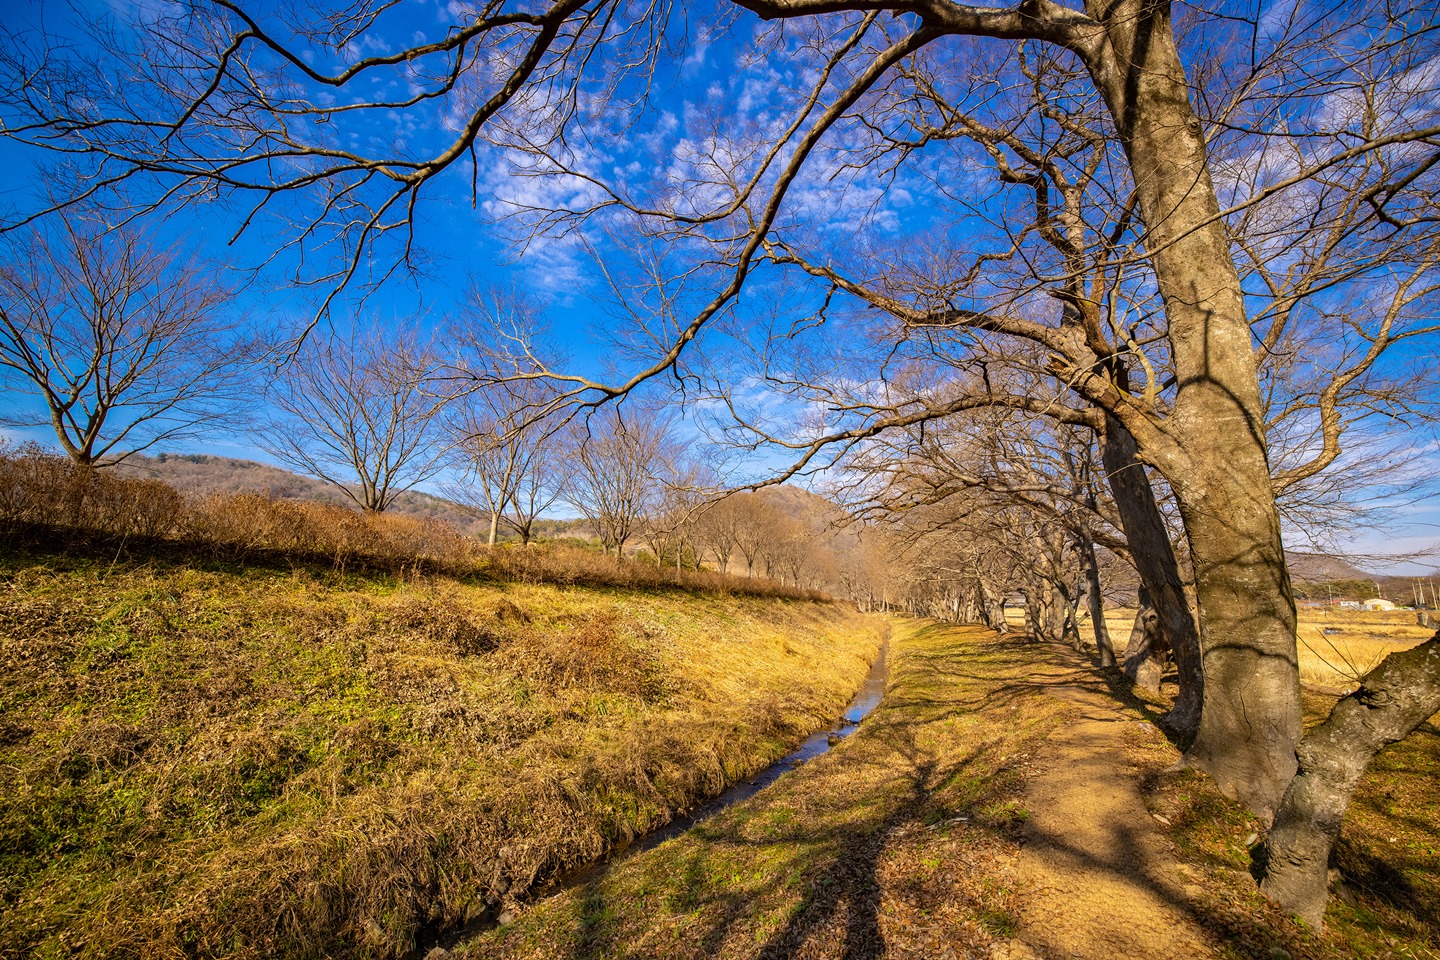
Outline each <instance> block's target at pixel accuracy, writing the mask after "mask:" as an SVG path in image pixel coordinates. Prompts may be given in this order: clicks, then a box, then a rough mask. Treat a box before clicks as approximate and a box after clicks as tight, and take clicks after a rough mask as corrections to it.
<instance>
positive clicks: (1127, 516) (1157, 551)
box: [1100, 415, 1205, 739]
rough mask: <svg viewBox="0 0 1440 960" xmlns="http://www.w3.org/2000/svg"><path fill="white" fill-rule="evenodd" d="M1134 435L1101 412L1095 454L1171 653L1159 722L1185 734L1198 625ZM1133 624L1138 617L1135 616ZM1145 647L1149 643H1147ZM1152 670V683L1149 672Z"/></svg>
mask: <svg viewBox="0 0 1440 960" xmlns="http://www.w3.org/2000/svg"><path fill="white" fill-rule="evenodd" d="M1136 454H1137V448H1136V443H1135V437H1134V436H1133V435H1132V434H1131V433H1130V431H1129V430H1126V429H1125V427H1124V425H1123V424H1121V423H1120V421H1118V420H1116V419H1115V418H1114V417H1113V416H1108V415H1107V416H1106V418H1105V432H1104V434H1103V436H1102V437H1101V438H1100V459H1101V463H1102V464H1103V465H1104V467H1105V474H1106V476H1107V477H1109V480H1110V493H1111V496H1112V497H1114V499H1115V509H1116V511H1117V512H1118V513H1119V515H1120V526H1121V529H1123V530H1124V531H1125V540H1126V542H1127V543H1128V544H1129V546H1130V554H1131V556H1132V557H1133V559H1134V561H1135V570H1136V572H1137V573H1139V575H1140V584H1141V591H1142V594H1143V595H1144V596H1145V597H1147V598H1148V600H1147V601H1146V602H1142V604H1141V607H1142V610H1143V608H1144V607H1146V606H1148V607H1150V608H1151V609H1152V610H1153V611H1154V614H1155V616H1156V619H1157V621H1158V624H1159V629H1160V630H1161V631H1163V633H1164V641H1165V646H1166V647H1168V648H1169V650H1170V652H1171V653H1172V654H1173V655H1174V657H1175V667H1176V671H1177V673H1178V675H1179V685H1180V688H1179V692H1178V693H1177V694H1176V696H1175V706H1174V708H1173V709H1171V711H1170V712H1169V714H1167V715H1166V717H1165V724H1166V725H1167V726H1168V727H1170V729H1172V730H1174V731H1175V732H1176V733H1177V734H1179V735H1180V736H1181V737H1184V738H1186V739H1189V738H1192V737H1194V736H1195V731H1196V730H1198V729H1199V727H1200V708H1201V705H1202V703H1203V702H1204V697H1205V674H1204V671H1203V669H1202V667H1201V659H1200V631H1199V630H1198V629H1197V628H1196V626H1195V617H1194V616H1193V615H1192V614H1191V613H1190V604H1189V602H1188V601H1187V599H1186V597H1185V584H1184V581H1183V580H1182V579H1181V576H1180V565H1179V563H1178V561H1177V560H1176V559H1175V547H1174V545H1173V544H1172V543H1171V542H1170V532H1169V531H1168V530H1167V529H1166V528H1165V519H1164V518H1163V517H1162V516H1161V515H1160V507H1159V505H1158V504H1157V503H1156V500H1155V489H1154V488H1153V487H1152V486H1151V485H1150V478H1149V477H1147V476H1146V475H1145V468H1144V466H1143V465H1141V463H1140V462H1139V460H1137V459H1136ZM1136 628H1137V629H1139V619H1138V617H1137V620H1136ZM1135 638H1136V635H1135V633H1134V632H1132V633H1131V648H1127V649H1126V651H1125V664H1126V666H1125V673H1126V676H1128V677H1129V678H1130V681H1131V682H1132V683H1137V682H1139V681H1138V680H1137V676H1138V672H1139V671H1140V661H1136V663H1135V665H1134V666H1133V667H1132V665H1131V661H1132V658H1134V657H1136V656H1137V655H1138V653H1139V651H1138V650H1136V649H1134V643H1135ZM1145 649H1149V644H1148V640H1147V645H1146V647H1145ZM1145 673H1146V682H1145V683H1143V684H1141V685H1142V686H1144V687H1145V688H1146V689H1149V690H1152V691H1158V690H1159V689H1160V678H1159V676H1158V671H1156V670H1154V669H1147V670H1146V671H1145ZM1151 673H1156V674H1157V675H1156V676H1155V677H1154V678H1153V679H1154V684H1153V685H1151V684H1150V683H1149V680H1150V679H1151V677H1150V674H1151Z"/></svg>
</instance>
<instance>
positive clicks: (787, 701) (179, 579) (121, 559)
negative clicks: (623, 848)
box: [0, 542, 883, 957]
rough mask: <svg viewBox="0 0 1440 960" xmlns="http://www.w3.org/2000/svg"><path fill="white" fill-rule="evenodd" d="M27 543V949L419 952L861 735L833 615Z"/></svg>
mask: <svg viewBox="0 0 1440 960" xmlns="http://www.w3.org/2000/svg"><path fill="white" fill-rule="evenodd" d="M166 556H169V555H167V554H165V553H164V552H163V551H162V552H158V553H155V554H152V555H151V556H150V557H149V558H148V559H145V558H143V557H142V558H140V559H135V558H131V557H129V556H128V555H127V553H126V552H124V551H122V552H120V553H118V554H117V553H116V552H115V550H114V548H113V546H112V547H111V548H110V549H107V550H106V551H105V552H104V553H103V554H102V553H101V552H100V551H98V550H97V551H93V552H92V553H90V554H88V555H86V554H84V553H78V552H75V551H60V552H57V551H51V552H48V553H47V552H45V551H43V550H37V549H22V548H20V547H17V546H16V545H15V544H14V543H13V542H12V543H8V544H5V543H0V671H3V676H4V678H5V680H4V685H3V687H0V915H3V919H0V956H4V957H22V956H24V957H32V956H34V957H58V956H84V957H100V956H105V957H117V956H234V957H246V956H257V957H258V956H285V957H299V956H395V955H398V954H401V953H403V952H404V951H406V950H408V949H410V948H411V947H412V946H413V944H414V942H415V938H416V934H417V931H421V930H422V929H423V928H425V927H426V926H427V925H430V926H433V925H447V924H449V925H453V924H455V923H457V922H461V921H464V920H465V919H467V918H469V917H473V916H475V915H476V914H477V913H479V912H481V911H484V910H485V909H487V907H491V906H493V905H494V904H496V903H499V902H503V901H504V900H505V899H506V898H512V897H514V896H516V895H518V894H520V893H522V892H523V891H524V890H525V888H526V887H527V886H529V885H530V884H531V883H532V882H533V881H535V880H536V879H537V878H543V877H545V876H547V875H548V874H551V873H553V872H555V871H557V870H561V869H564V868H566V867H568V866H571V865H574V864H577V863H580V862H585V861H588V860H589V859H591V858H593V857H595V856H596V855H597V854H600V853H601V852H602V851H603V850H605V849H606V848H607V847H609V846H610V845H612V844H614V843H616V842H618V841H623V840H624V839H625V838H627V837H629V836H631V835H633V834H635V833H637V832H640V831H644V830H646V829H647V828H649V827H651V826H653V825H656V824H658V823H660V822H662V821H664V820H666V819H667V818H668V817H669V815H670V814H671V812H672V811H674V810H677V809H683V808H686V807H689V806H691V805H693V804H694V803H695V802H696V801H697V800H698V799H699V798H701V797H702V796H703V795H705V794H708V793H711V792H714V791H715V790H717V789H718V788H719V787H721V786H722V784H723V783H724V782H725V781H727V780H732V779H735V778H737V777H739V776H743V775H745V774H746V773H748V772H750V771H753V770H755V769H758V768H759V767H761V766H763V765H764V764H766V763H767V762H769V761H771V760H772V759H774V758H775V757H777V756H778V755H780V754H782V753H783V752H784V751H785V749H787V747H788V745H789V744H790V743H792V742H793V741H795V740H796V739H798V738H799V736H800V735H801V734H802V733H803V732H804V731H807V730H809V729H813V728H815V727H817V726H823V725H824V724H826V723H828V722H830V721H831V720H832V719H833V718H834V717H835V716H837V715H838V713H839V711H840V709H841V708H842V707H843V706H844V704H845V702H846V701H847V699H848V698H849V696H850V695H851V694H852V693H853V691H854V690H855V688H856V687H857V685H858V684H859V681H860V679H861V677H862V676H863V675H864V673H865V670H866V666H867V664H868V662H869V660H870V659H871V658H872V657H873V655H874V653H875V651H876V649H877V647H878V644H879V642H880V639H881V632H882V630H883V625H882V624H881V623H880V622H879V621H878V620H876V619H870V618H862V617H860V616H859V615H857V614H855V613H853V611H851V610H849V609H847V608H845V607H843V606H841V605H837V604H830V603H817V602H812V601H804V600H783V599H761V598H755V597H743V596H733V595H727V594H724V593H716V592H704V591H688V592H687V591H678V590H668V591H667V590H650V591H633V590H628V591H627V590H617V589H607V588H601V587H569V588H566V587H559V586H547V585H543V584H518V583H517V584H503V583H500V584H496V583H482V582H479V581H476V580H473V579H471V580H461V579H455V578H450V577H444V576H427V577H422V578H415V577H413V576H412V577H409V578H398V577H396V576H394V575H392V574H386V573H365V572H361V573H349V574H341V573H338V572H335V571H334V570H331V569H327V568H325V567H323V566H321V567H310V566H305V565H296V566H294V567H289V566H286V565H284V564H275V563H271V564H258V563H242V562H239V561H234V562H222V561H219V560H207V561H196V562H190V561H180V560H176V559H175V558H174V557H173V556H171V557H170V559H166Z"/></svg>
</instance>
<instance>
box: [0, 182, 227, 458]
mask: <svg viewBox="0 0 1440 960" xmlns="http://www.w3.org/2000/svg"><path fill="white" fill-rule="evenodd" d="M0 257H3V259H4V263H3V265H0V382H3V383H6V384H7V385H9V386H12V387H13V388H14V389H16V390H17V392H19V393H25V394H32V395H36V396H38V398H39V400H40V409H39V410H38V411H37V412H36V414H34V415H33V416H27V414H26V413H25V412H23V410H22V409H20V407H19V405H18V404H17V405H13V406H11V408H10V410H9V411H7V412H6V414H5V417H4V420H3V421H0V422H4V423H6V424H9V425H36V424H41V423H44V424H48V425H49V426H51V427H52V428H53V429H54V431H55V437H56V439H57V441H58V442H59V444H60V446H61V448H62V449H63V450H64V451H65V453H66V455H68V456H69V457H70V458H71V459H72V460H73V461H74V462H76V463H78V464H82V465H87V466H88V465H95V466H103V465H106V464H112V463H118V462H119V461H121V460H123V459H124V458H125V457H127V456H129V455H130V454H132V453H135V452H136V451H139V450H144V449H146V448H148V447H151V446H153V445H155V444H157V443H161V442H164V441H167V440H174V439H177V438H180V437H183V436H193V435H194V434H196V433H197V432H199V431H201V430H204V429H207V428H213V427H214V426H215V425H216V423H217V421H219V420H220V419H221V418H222V417H223V416H224V415H225V413H226V412H227V410H228V409H229V408H230V406H231V403H232V401H234V400H235V399H236V396H237V394H238V392H239V385H240V378H241V377H242V375H243V374H244V373H245V371H246V365H247V362H248V361H249V360H251V359H254V356H255V344H254V343H253V342H248V341H247V340H246V339H245V338H244V337H242V336H241V335H240V333H239V331H238V325H239V324H238V318H237V317H236V316H235V314H234V313H233V312H232V310H231V307H230V301H231V299H232V297H233V293H234V291H233V290H232V288H231V286H229V285H228V284H227V283H226V281H225V277H224V272H223V269H221V268H217V267H216V266H215V265H214V264H207V263H204V262H202V261H200V260H198V259H195V258H186V257H184V256H183V255H182V254H181V253H180V251H179V249H178V245H176V246H170V247H166V246H163V245H161V244H158V243H156V242H155V241H154V240H152V239H150V238H148V237H146V236H145V235H144V234H142V233H141V232H140V231H138V230H137V229H128V228H127V229H120V230H106V229H104V227H103V226H100V225H97V224H96V223H95V222H93V221H91V220H87V219H85V218H83V217H82V216H81V213H80V211H79V210H73V211H71V212H70V213H69V214H68V215H66V216H65V217H63V218H59V219H51V220H47V221H44V222H43V223H39V224H36V225H34V226H33V227H31V228H30V229H28V230H26V231H24V232H22V233H15V234H11V235H10V236H9V237H8V238H7V242H6V243H5V244H4V248H3V251H0Z"/></svg>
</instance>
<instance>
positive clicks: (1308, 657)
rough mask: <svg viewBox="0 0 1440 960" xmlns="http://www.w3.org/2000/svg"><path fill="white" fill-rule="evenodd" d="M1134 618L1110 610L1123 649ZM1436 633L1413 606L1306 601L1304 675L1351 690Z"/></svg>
mask: <svg viewBox="0 0 1440 960" xmlns="http://www.w3.org/2000/svg"><path fill="white" fill-rule="evenodd" d="M1134 622H1135V610H1134V608H1125V607H1116V608H1113V609H1110V610H1106V611H1105V625H1106V627H1108V628H1109V630H1110V638H1111V640H1112V641H1113V642H1114V644H1115V650H1116V652H1117V653H1120V652H1123V651H1124V649H1125V643H1126V641H1128V640H1129V638H1130V628H1131V626H1132V625H1133V624H1134ZM1081 632H1082V636H1083V637H1084V639H1085V641H1086V642H1087V643H1088V642H1091V641H1092V640H1093V635H1092V634H1091V633H1090V625H1089V621H1088V620H1086V621H1083V622H1082V626H1081ZM1434 634H1435V628H1434V627H1422V626H1419V625H1418V624H1417V623H1416V618H1415V611H1413V610H1390V611H1376V612H1374V613H1370V612H1366V611H1360V610H1340V609H1321V608H1312V607H1302V608H1300V635H1299V638H1298V639H1299V654H1300V681H1301V682H1302V683H1305V684H1309V685H1312V686H1317V687H1327V688H1332V689H1334V690H1337V691H1339V690H1343V691H1346V692H1348V691H1350V690H1353V689H1354V688H1355V686H1356V685H1357V684H1358V683H1359V679H1360V678H1361V677H1363V676H1364V675H1365V674H1366V673H1368V672H1369V671H1370V670H1372V669H1374V667H1375V665H1376V664H1378V663H1379V662H1380V661H1381V660H1383V659H1385V657H1386V656H1387V655H1388V654H1390V653H1393V652H1394V651H1396V650H1406V649H1409V648H1410V647H1413V646H1415V645H1416V644H1418V643H1420V642H1421V641H1423V640H1428V639H1429V638H1430V637H1432V636H1434Z"/></svg>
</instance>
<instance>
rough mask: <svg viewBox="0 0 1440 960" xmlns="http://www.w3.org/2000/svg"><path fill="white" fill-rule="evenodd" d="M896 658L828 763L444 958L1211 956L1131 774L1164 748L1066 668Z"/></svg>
mask: <svg viewBox="0 0 1440 960" xmlns="http://www.w3.org/2000/svg"><path fill="white" fill-rule="evenodd" d="M892 651H893V653H892V656H893V657H894V658H895V659H894V662H893V663H892V669H891V682H890V685H889V688H888V690H887V692H886V695H885V700H884V702H883V703H882V704H881V706H880V708H879V709H877V710H876V711H875V713H874V714H873V715H872V716H871V717H870V719H868V720H867V721H866V722H865V724H863V725H862V726H861V727H860V729H859V731H858V732H857V733H856V734H855V735H854V736H853V737H850V738H848V739H846V740H845V741H844V742H843V743H842V744H841V745H839V746H838V747H837V748H836V749H835V750H833V751H831V752H830V753H829V754H827V755H825V756H823V757H820V758H818V759H817V760H815V761H814V762H813V763H810V764H807V765H806V766H805V767H803V768H802V769H800V770H797V771H795V772H794V773H793V774H788V775H786V776H785V777H782V778H780V779H779V780H778V781H776V782H775V783H774V784H771V785H770V786H769V787H767V788H766V789H765V790H763V791H761V792H760V793H758V794H756V795H755V796H754V797H752V798H750V799H749V800H746V801H745V802H743V803H740V804H737V805H735V806H734V807H731V808H729V809H728V810H726V811H724V812H722V813H720V814H719V815H717V816H716V817H714V818H713V819H711V820H707V821H706V822H705V823H703V824H701V825H700V826H698V827H696V828H695V829H693V830H690V831H688V832H687V833H685V834H682V835H681V836H679V837H676V838H674V839H672V840H670V841H668V842H666V843H663V844H660V845H659V846H657V847H655V848H654V849H650V850H647V851H645V852H643V853H640V854H638V855H636V856H635V857H633V858H630V859H627V860H623V861H619V862H616V863H615V864H613V865H610V866H607V867H606V868H604V869H602V870H600V871H598V872H597V873H596V874H595V875H593V876H592V877H590V878H588V879H587V881H586V882H585V883H584V884H583V885H582V886H580V887H576V888H571V889H568V890H566V891H565V892H563V893H561V894H559V895H557V896H555V897H552V898H548V899H546V900H544V901H543V902H539V903H534V904H530V905H527V906H525V907H524V908H523V909H522V910H520V911H519V913H518V914H517V915H516V918H515V919H514V922H513V923H508V924H507V925H505V926H504V927H501V928H500V929H497V930H493V931H489V932H488V933H486V934H484V935H482V936H480V937H478V938H476V939H475V940H473V941H469V942H467V943H465V944H462V945H460V946H459V947H457V948H456V952H457V953H461V954H465V955H467V956H468V957H477V958H479V957H483V958H486V960H491V958H505V960H611V958H616V957H630V958H652V957H653V958H665V960H730V958H733V960H978V958H984V957H990V958H995V960H1002V958H1003V960H1036V958H1043V960H1059V958H1073V957H1081V958H1095V960H1100V958H1104V960H1128V958H1142V960H1144V958H1151V957H1155V958H1162V957H1163V958H1166V960H1172V958H1173V960H1189V958H1208V957H1212V956H1213V955H1214V952H1213V950H1212V949H1211V948H1210V946H1209V944H1208V941H1207V940H1206V935H1205V933H1204V932H1203V931H1202V930H1201V929H1200V927H1199V925H1198V924H1196V923H1195V921H1194V920H1193V918H1192V917H1191V916H1190V914H1189V912H1188V910H1187V909H1186V908H1185V906H1184V904H1185V893H1186V891H1185V890H1184V889H1183V886H1182V883H1183V881H1182V880H1181V878H1180V875H1179V874H1180V869H1179V868H1178V867H1177V866H1176V864H1175V862H1174V859H1173V857H1172V855H1171V853H1170V850H1169V847H1168V844H1167V843H1166V842H1165V840H1164V838H1163V837H1162V836H1161V834H1160V832H1159V830H1158V825H1157V824H1156V823H1155V821H1154V820H1152V818H1151V817H1150V814H1149V813H1148V812H1147V811H1146V809H1145V806H1144V803H1143V802H1142V799H1141V795H1140V792H1139V789H1138V780H1139V778H1140V771H1139V769H1138V767H1132V766H1131V765H1130V764H1131V763H1132V758H1133V762H1134V763H1136V764H1137V765H1143V766H1144V767H1146V768H1150V767H1153V766H1155V765H1156V764H1157V763H1159V764H1163V763H1165V762H1168V759H1167V753H1166V752H1165V750H1162V749H1160V745H1161V743H1160V742H1161V741H1162V739H1163V738H1161V736H1160V733H1159V731H1157V730H1155V729H1154V728H1153V727H1150V726H1149V725H1148V724H1143V723H1142V722H1141V721H1140V719H1139V716H1138V715H1137V714H1135V713H1134V712H1133V711H1127V710H1125V709H1124V708H1122V707H1121V706H1119V705H1118V704H1117V703H1116V702H1115V700H1114V699H1113V698H1112V697H1111V696H1110V695H1109V693H1108V691H1107V690H1106V689H1105V687H1104V685H1103V683H1102V682H1100V681H1099V680H1097V679H1096V678H1095V676H1094V674H1093V672H1092V671H1091V670H1090V669H1089V667H1088V665H1087V664H1082V663H1081V662H1080V661H1079V659H1078V658H1077V657H1076V656H1075V655H1074V654H1072V653H1069V652H1068V651H1066V650H1065V649H1064V648H1055V647H1048V646H1041V645H1037V644H1033V643H1028V642H1026V641H1024V640H1023V639H1019V638H1014V637H1008V638H1001V637H997V636H995V635H994V634H993V633H991V632H990V631H988V630H985V629H983V628H979V627H963V626H958V627H957V626H952V625H945V624H924V623H914V622H912V623H906V624H902V625H900V626H899V627H898V628H897V632H896V636H895V637H894V638H893V639H892ZM1147 743H1148V748H1147ZM1132 748H1133V749H1132Z"/></svg>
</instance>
